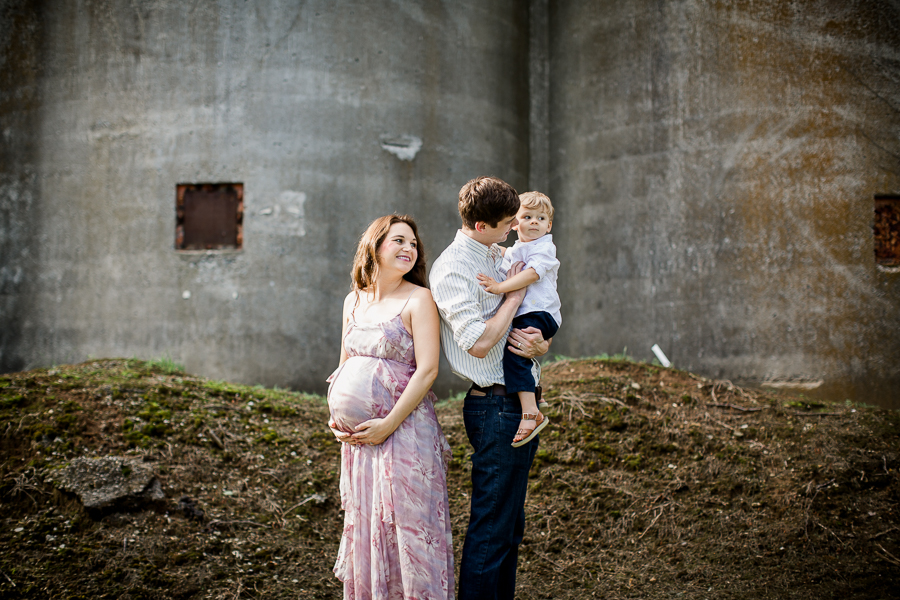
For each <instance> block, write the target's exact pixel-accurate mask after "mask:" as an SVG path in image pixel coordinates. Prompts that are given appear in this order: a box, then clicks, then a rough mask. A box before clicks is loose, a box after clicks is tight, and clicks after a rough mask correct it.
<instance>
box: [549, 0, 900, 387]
mask: <svg viewBox="0 0 900 600" xmlns="http://www.w3.org/2000/svg"><path fill="white" fill-rule="evenodd" d="M549 23H550V51H549V57H550V69H549V73H550V75H549V98H550V110H549V113H550V160H549V172H550V190H551V195H552V197H554V198H555V200H556V201H557V203H558V204H559V205H560V211H559V213H560V214H559V217H558V223H557V225H556V228H555V229H554V233H555V234H557V235H556V236H555V238H556V239H557V241H558V245H559V251H560V252H559V254H560V256H562V257H564V259H563V260H564V263H563V269H562V270H561V271H560V281H561V282H563V289H562V290H561V291H562V292H563V293H562V296H563V298H564V300H563V313H564V315H565V318H566V319H567V321H566V323H565V324H564V326H563V328H562V330H561V331H560V334H559V336H558V340H557V342H558V343H559V346H560V347H562V348H565V349H566V351H567V353H569V354H573V355H585V354H588V355H589V354H594V353H597V352H601V351H604V352H609V353H612V352H618V351H621V350H622V349H623V347H626V346H627V347H628V353H629V354H632V355H635V356H638V357H641V358H646V359H649V358H652V354H651V353H650V347H651V345H652V344H654V343H659V344H660V345H661V346H662V348H663V349H664V351H665V352H667V353H668V355H669V357H670V358H672V359H673V360H674V362H675V363H676V365H678V366H680V367H682V368H687V369H693V370H696V371H700V372H702V373H706V374H709V375H714V376H719V377H727V378H733V379H741V380H751V381H756V382H759V381H762V380H766V379H768V380H776V381H780V382H782V383H791V384H793V385H795V386H798V385H799V386H800V387H799V389H804V388H806V389H808V390H809V393H812V394H822V395H825V396H830V397H832V398H836V399H843V398H855V399H859V400H869V401H872V400H878V401H882V402H891V401H893V402H896V400H897V399H898V398H900V362H898V358H900V335H898V331H900V272H898V270H897V269H896V268H893V267H889V266H888V267H885V266H879V265H878V264H877V262H876V260H875V255H874V243H875V241H874V239H873V229H872V225H873V216H874V203H875V200H876V196H878V197H880V196H879V195H880V194H887V195H889V196H890V195H893V196H897V195H898V192H900V160H898V157H900V33H898V32H900V11H898V9H897V7H896V4H893V3H889V2H879V1H871V0H866V1H863V0H857V1H851V2H834V1H830V0H822V1H816V0H806V1H803V2H789V3H788V2H780V1H778V0H764V1H762V2H753V3H748V2H739V1H724V2H713V3H710V2H703V1H701V0H685V1H679V2H657V1H630V2H604V3H596V2H587V1H584V2H563V3H550V13H549Z"/></svg>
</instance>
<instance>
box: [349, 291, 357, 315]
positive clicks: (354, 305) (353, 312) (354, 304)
mask: <svg viewBox="0 0 900 600" xmlns="http://www.w3.org/2000/svg"><path fill="white" fill-rule="evenodd" d="M357 306H359V290H356V302H354V303H353V310H351V311H350V318H351V319H353V320H354V321H355V320H356V307H357Z"/></svg>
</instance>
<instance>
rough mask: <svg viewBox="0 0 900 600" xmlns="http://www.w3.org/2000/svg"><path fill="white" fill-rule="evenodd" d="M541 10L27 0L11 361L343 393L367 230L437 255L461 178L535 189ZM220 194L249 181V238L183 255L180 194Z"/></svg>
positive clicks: (18, 17) (7, 226) (4, 75)
mask: <svg viewBox="0 0 900 600" xmlns="http://www.w3.org/2000/svg"><path fill="white" fill-rule="evenodd" d="M520 4H521V3H518V2H514V1H512V0H496V1H495V0H491V1H489V2H485V1H481V0H480V1H478V2H469V3H467V2H427V3H412V2H388V1H385V2H371V1H365V2H363V1H354V2H340V3H333V2H325V1H318V2H315V1H314V2H303V3H298V2H288V1H276V0H272V1H265V0H260V1H254V2H243V1H235V0H231V1H229V0H224V1H221V2H216V3H207V2H201V3H177V2H176V3H155V2H128V1H124V0H121V1H119V0H114V1H112V2H94V1H90V0H83V1H80V2H64V3H41V2H31V1H26V0H20V1H13V2H6V3H4V4H3V9H2V10H3V14H2V15H0V43H2V49H0V50H2V56H3V62H2V64H0V87H2V90H0V132H2V135H3V147H2V164H0V211H2V215H3V219H4V222H3V225H2V237H0V251H2V255H3V256H2V261H0V267H2V269H3V271H2V302H3V304H2V317H0V329H2V338H0V368H2V370H3V371H9V370H15V369H21V368H27V367H32V366H37V365H46V364H52V363H54V362H64V361H78V360H84V359H86V358H87V357H88V356H90V355H93V356H110V355H112V356H123V355H124V356H139V357H152V356H160V355H162V354H164V353H168V354H170V355H171V356H172V357H173V358H175V359H177V360H179V361H181V362H184V363H185V364H186V366H187V368H188V369H189V370H191V371H193V372H197V373H202V374H204V375H208V376H213V377H221V378H228V379H232V380H237V381H245V382H251V383H252V382H261V383H266V384H279V385H290V386H294V387H298V388H302V389H309V390H314V389H317V390H322V389H323V385H324V378H325V377H326V376H327V374H328V372H329V371H330V369H332V368H333V367H334V366H335V365H336V362H337V355H338V349H339V331H340V329H339V327H340V306H341V298H342V297H343V295H344V294H345V293H346V292H347V290H348V289H349V263H350V260H351V258H352V255H353V251H354V250H355V245H356V239H357V237H358V236H359V234H360V233H361V232H362V230H363V229H364V228H365V226H366V224H367V223H368V222H369V221H370V220H371V219H373V218H374V217H377V216H380V215H382V214H385V213H389V212H393V211H398V212H409V213H411V214H413V215H414V216H416V217H418V218H419V220H420V224H421V228H422V233H423V234H424V237H425V239H426V240H427V241H429V242H431V247H429V248H428V250H429V251H430V252H429V254H430V255H431V257H432V258H434V256H436V252H437V251H438V250H440V249H441V247H442V246H443V245H446V244H447V243H449V241H450V240H451V239H452V236H453V232H454V231H455V229H456V228H457V227H458V215H457V214H456V204H455V198H456V193H457V191H458V189H459V187H460V186H461V185H462V183H464V182H465V181H466V180H467V179H469V178H471V177H474V176H476V175H479V174H483V173H496V174H498V175H500V176H502V177H504V178H507V179H508V180H509V181H510V182H512V183H513V184H514V185H518V186H524V183H525V181H526V178H527V169H528V144H527V141H528V127H527V123H528V78H527V73H528V67H527V33H528V31H527V27H528V21H527V7H523V6H521V5H520ZM208 183H214V184H215V183H228V184H241V187H242V194H243V198H242V200H243V221H242V223H241V224H240V225H241V227H242V240H241V247H240V249H230V250H229V249H222V250H216V251H213V252H205V251H193V252H192V251H185V252H180V251H177V250H176V249H175V242H176V186H178V185H179V184H208ZM444 377H445V381H446V382H450V377H451V376H450V374H449V371H445V374H444ZM456 385H457V387H459V384H456Z"/></svg>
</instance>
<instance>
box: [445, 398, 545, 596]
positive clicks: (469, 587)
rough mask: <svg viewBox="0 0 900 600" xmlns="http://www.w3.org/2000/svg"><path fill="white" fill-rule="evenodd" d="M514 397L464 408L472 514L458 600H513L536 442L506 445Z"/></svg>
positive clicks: (516, 408)
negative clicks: (470, 466) (469, 464)
mask: <svg viewBox="0 0 900 600" xmlns="http://www.w3.org/2000/svg"><path fill="white" fill-rule="evenodd" d="M521 418H522V406H521V404H519V399H518V397H517V396H515V395H512V396H499V395H493V394H492V393H491V392H490V391H488V392H487V395H486V396H476V395H473V394H472V391H471V390H470V391H469V393H468V394H467V395H466V399H465V401H464V403H463V420H464V421H465V424H466V435H467V436H468V437H469V442H470V443H471V444H472V447H473V448H474V449H475V453H474V454H473V455H472V512H471V514H470V516H469V529H468V531H467V532H466V541H465V543H464V544H463V554H462V561H461V562H460V566H459V600H481V599H484V600H507V599H508V600H513V598H514V597H515V592H516V563H517V560H518V557H519V544H520V543H521V542H522V537H523V535H524V533H525V492H526V491H527V490H528V471H529V470H530V469H531V463H532V461H533V460H534V455H535V453H536V452H537V447H538V439H537V438H535V439H534V440H533V441H532V442H530V443H528V444H525V445H524V446H521V447H519V448H513V447H512V446H511V445H510V444H511V443H512V441H513V438H514V437H515V436H516V430H517V429H518V428H519V420H520V419H521Z"/></svg>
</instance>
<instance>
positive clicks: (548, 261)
mask: <svg viewBox="0 0 900 600" xmlns="http://www.w3.org/2000/svg"><path fill="white" fill-rule="evenodd" d="M517 261H522V262H524V263H525V266H524V267H523V268H522V270H523V271H524V270H525V269H528V268H532V269H534V271H535V273H537V275H538V277H540V279H538V280H537V281H535V282H534V283H532V284H531V285H529V286H528V289H527V290H526V292H525V301H524V302H522V306H520V307H519V310H518V311H516V316H517V317H518V316H519V315H524V314H525V313H530V312H548V313H550V314H551V315H553V320H555V321H556V324H557V325H562V314H560V312H559V309H560V302H559V294H558V293H557V291H556V279H557V275H558V273H559V261H558V260H557V259H556V246H555V245H554V244H553V236H552V235H550V234H549V233H548V234H546V235H542V236H541V237H539V238H538V239H536V240H534V241H531V242H516V243H515V244H514V245H513V247H512V248H510V249H508V250H507V251H506V255H505V256H504V257H503V264H502V265H501V267H500V268H501V270H502V271H503V273H507V272H508V271H509V267H510V266H512V263H514V262H517Z"/></svg>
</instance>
